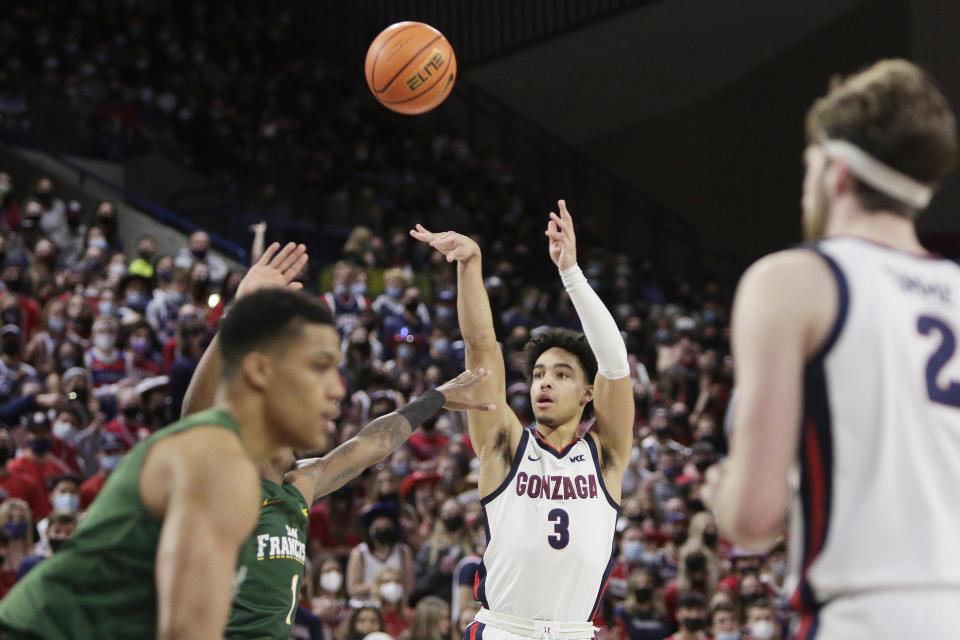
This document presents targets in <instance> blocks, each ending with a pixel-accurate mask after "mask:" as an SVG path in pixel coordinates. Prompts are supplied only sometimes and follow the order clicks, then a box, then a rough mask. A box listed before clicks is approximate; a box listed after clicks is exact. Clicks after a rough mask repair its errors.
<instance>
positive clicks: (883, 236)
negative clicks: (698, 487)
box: [706, 60, 960, 640]
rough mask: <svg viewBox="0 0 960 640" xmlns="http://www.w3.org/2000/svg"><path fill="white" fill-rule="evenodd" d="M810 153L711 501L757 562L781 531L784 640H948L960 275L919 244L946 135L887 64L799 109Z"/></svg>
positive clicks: (761, 294)
mask: <svg viewBox="0 0 960 640" xmlns="http://www.w3.org/2000/svg"><path fill="white" fill-rule="evenodd" d="M807 140H808V146H807V149H806V152H805V154H804V160H805V162H806V177H805V178H804V183H803V221H804V227H805V231H806V233H807V236H808V240H810V241H814V242H813V244H810V245H807V246H805V247H802V248H797V249H791V250H788V251H782V252H779V253H775V254H773V255H770V256H767V257H765V258H763V259H762V260H760V261H759V262H757V263H756V264H754V265H753V266H752V267H751V268H750V269H749V270H748V271H747V273H745V274H744V276H743V278H742V280H741V281H740V285H739V288H738V291H737V296H736V300H735V302H734V309H733V321H732V342H733V355H734V362H735V364H736V378H737V404H736V407H735V409H734V418H733V435H732V443H731V449H730V456H729V457H728V458H727V460H726V461H725V463H724V464H722V465H719V466H718V467H715V468H713V469H712V470H711V473H710V474H709V483H708V487H707V495H706V498H707V500H708V502H710V503H711V506H712V507H713V509H714V511H715V513H716V517H717V523H718V525H719V527H720V528H721V532H722V533H723V534H725V535H726V536H727V537H729V538H730V539H732V540H733V541H735V542H736V543H737V544H739V545H741V546H744V547H748V548H751V549H758V550H759V549H764V548H765V547H767V546H768V545H769V544H770V543H771V542H772V541H773V540H774V539H776V538H777V537H778V536H779V535H780V534H781V533H782V532H783V530H784V523H785V521H786V520H789V542H790V546H791V552H790V560H791V565H792V566H791V569H792V571H791V577H792V580H793V585H794V586H795V590H794V595H793V598H792V600H791V604H792V605H793V606H794V608H795V609H797V610H798V611H799V612H800V613H801V617H800V621H799V627H798V629H797V635H796V637H797V638H800V639H806V638H813V637H816V638H818V639H821V638H826V639H832V638H871V639H872V640H877V639H883V638H948V637H956V635H957V628H958V622H960V546H958V545H957V544H956V540H955V538H956V532H957V531H960V508H958V505H957V502H956V497H955V496H956V487H957V485H958V484H960V358H958V357H955V354H954V351H955V350H956V347H957V336H958V335H960V267H958V266H957V264H956V263H954V262H952V261H950V260H945V259H941V258H938V257H937V256H933V255H931V254H929V253H927V252H926V251H925V250H924V248H923V247H922V246H921V244H920V242H919V241H918V239H917V235H916V230H915V226H914V218H915V217H916V215H917V214H918V213H919V211H920V210H922V209H923V208H924V207H925V206H926V205H927V203H928V202H929V201H930V198H931V196H932V195H933V191H934V188H935V187H936V186H937V184H939V182H940V181H941V180H942V179H943V178H944V176H945V175H946V174H947V173H948V172H949V171H950V170H951V169H952V167H953V164H954V161H955V156H956V151H957V150H956V146H957V142H956V123H955V121H954V117H953V113H952V111H951V108H950V105H949V104H948V103H947V101H946V99H945V98H944V97H943V95H941V94H940V92H939V91H938V90H937V89H936V87H935V86H934V85H933V83H932V81H931V80H930V79H929V78H928V77H927V76H926V74H924V73H923V72H922V71H921V70H920V69H918V68H917V67H916V66H914V65H913V64H911V63H909V62H906V61H904V60H885V61H882V62H879V63H877V64H875V65H873V66H872V67H870V68H868V69H866V70H865V71H863V72H861V73H858V74H856V75H853V76H851V77H849V78H846V79H845V80H843V81H842V82H839V83H836V84H835V85H834V86H833V87H832V88H831V89H830V91H829V92H828V93H827V95H826V96H824V97H822V98H820V99H819V100H817V101H816V102H815V103H814V104H813V106H812V107H811V109H810V111H809V112H808V114H807ZM791 503H792V509H791ZM788 514H789V518H788Z"/></svg>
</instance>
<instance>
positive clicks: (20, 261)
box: [0, 256, 43, 343]
mask: <svg viewBox="0 0 960 640" xmlns="http://www.w3.org/2000/svg"><path fill="white" fill-rule="evenodd" d="M28 267H29V263H28V262H27V260H26V259H25V258H23V257H22V256H21V257H20V258H7V261H6V262H5V263H4V265H3V271H2V273H0V280H2V281H3V284H4V286H5V287H6V288H7V291H6V293H4V294H3V296H2V297H0V324H4V325H8V324H12V325H15V326H16V327H18V328H19V329H20V330H21V331H22V332H23V339H24V343H26V342H29V341H30V338H32V337H33V334H34V333H35V332H37V331H39V330H40V327H41V326H42V324H43V318H42V317H41V316H40V305H39V304H38V303H37V301H36V300H34V299H33V298H32V297H31V296H30V295H29V294H30V292H29V286H28V284H27V282H26V278H25V270H26V269H27V268H28Z"/></svg>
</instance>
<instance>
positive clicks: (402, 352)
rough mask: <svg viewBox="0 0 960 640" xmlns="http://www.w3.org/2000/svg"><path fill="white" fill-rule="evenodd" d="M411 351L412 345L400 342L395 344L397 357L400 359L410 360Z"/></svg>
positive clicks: (412, 350)
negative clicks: (397, 344)
mask: <svg viewBox="0 0 960 640" xmlns="http://www.w3.org/2000/svg"><path fill="white" fill-rule="evenodd" d="M413 352H414V349H413V345H409V344H401V345H399V346H397V358H398V359H400V360H412V359H413Z"/></svg>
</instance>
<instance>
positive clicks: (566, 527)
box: [547, 509, 570, 549]
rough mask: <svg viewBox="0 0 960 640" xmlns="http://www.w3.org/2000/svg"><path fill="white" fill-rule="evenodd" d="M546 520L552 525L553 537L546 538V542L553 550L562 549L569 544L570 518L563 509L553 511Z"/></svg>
mask: <svg viewBox="0 0 960 640" xmlns="http://www.w3.org/2000/svg"><path fill="white" fill-rule="evenodd" d="M547 520H548V521H549V522H552V523H553V535H550V536H547V542H549V543H550V546H551V547H553V548H554V549H563V548H564V547H566V546H567V545H568V544H569V543H570V516H569V515H568V514H567V512H566V511H564V510H563V509H553V510H552V511H551V512H550V513H548V514H547Z"/></svg>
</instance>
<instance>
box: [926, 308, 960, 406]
mask: <svg viewBox="0 0 960 640" xmlns="http://www.w3.org/2000/svg"><path fill="white" fill-rule="evenodd" d="M934 330H936V331H937V332H939V333H940V337H941V338H942V341H941V342H940V346H939V347H937V349H936V351H934V352H933V355H931V356H930V359H929V360H927V368H926V371H925V373H926V379H927V395H928V396H929V397H930V400H931V401H932V402H936V403H938V404H945V405H947V406H949V407H957V408H960V383H957V382H954V381H952V380H950V381H948V382H947V384H946V386H939V385H938V384H937V376H938V375H939V374H940V371H941V370H942V369H943V368H944V367H945V366H946V365H947V363H948V362H950V358H952V357H953V353H954V351H956V349H957V338H956V336H955V335H954V333H953V329H951V328H950V325H948V324H947V323H946V322H944V321H943V320H940V319H939V318H934V317H933V316H920V317H919V318H917V331H919V332H920V333H921V334H922V335H925V336H926V335H930V332H931V331H934Z"/></svg>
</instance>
